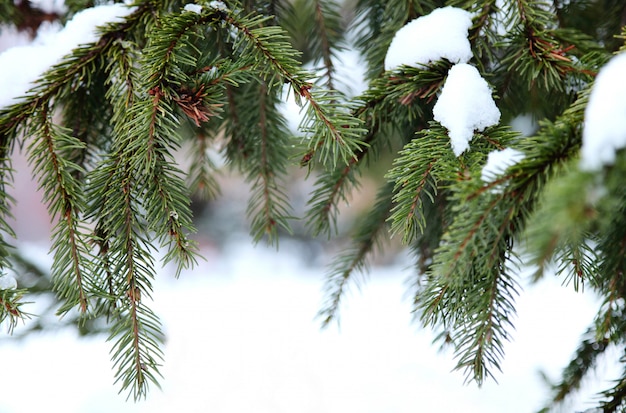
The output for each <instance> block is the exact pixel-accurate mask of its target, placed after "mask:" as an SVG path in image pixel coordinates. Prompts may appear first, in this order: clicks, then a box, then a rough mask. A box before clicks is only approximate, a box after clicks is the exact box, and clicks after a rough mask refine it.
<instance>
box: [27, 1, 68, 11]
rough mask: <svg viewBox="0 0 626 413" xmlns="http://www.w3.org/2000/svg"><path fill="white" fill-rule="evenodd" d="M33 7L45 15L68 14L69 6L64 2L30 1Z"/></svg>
mask: <svg viewBox="0 0 626 413" xmlns="http://www.w3.org/2000/svg"><path fill="white" fill-rule="evenodd" d="M29 2H30V4H31V5H32V6H33V7H36V8H38V9H39V10H41V11H43V12H45V13H56V14H64V13H65V12H67V6H66V5H65V1H64V0H29Z"/></svg>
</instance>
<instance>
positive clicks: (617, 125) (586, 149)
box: [580, 53, 626, 171]
mask: <svg viewBox="0 0 626 413" xmlns="http://www.w3.org/2000/svg"><path fill="white" fill-rule="evenodd" d="M624 73H626V53H620V54H619V55H617V56H615V57H613V58H612V59H611V60H610V61H609V63H607V64H606V65H605V66H604V67H603V68H602V69H601V70H600V73H598V76H597V77H596V81H595V84H594V86H593V88H592V90H591V95H590V96H589V104H588V105H587V108H586V109H585V123H584V127H583V146H582V157H581V160H580V167H581V169H583V170H588V171H593V170H599V169H601V168H602V167H603V166H605V165H612V164H613V163H614V162H615V153H616V152H617V150H619V149H623V148H625V147H626V83H625V82H624Z"/></svg>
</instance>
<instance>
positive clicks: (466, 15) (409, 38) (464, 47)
mask: <svg viewBox="0 0 626 413" xmlns="http://www.w3.org/2000/svg"><path fill="white" fill-rule="evenodd" d="M471 26H472V14H471V13H470V12H468V11H465V10H463V9H459V8H457V7H451V6H448V7H443V8H440V9H435V10H433V11H432V12H431V13H430V14H428V15H426V16H421V17H418V18H417V19H415V20H413V21H410V22H409V23H407V24H406V25H405V26H404V27H402V28H401V29H400V30H398V32H397V33H396V35H395V36H394V38H393V40H392V41H391V45H390V46H389V49H388V50H387V56H386V57H385V70H393V69H395V68H397V67H398V66H400V65H408V66H415V65H416V64H424V65H426V64H428V63H430V62H434V61H437V60H441V59H443V58H446V59H448V60H449V61H451V62H452V63H467V62H468V61H469V60H470V59H471V58H472V49H471V47H470V43H469V40H468V39H467V34H468V31H469V28H470V27H471Z"/></svg>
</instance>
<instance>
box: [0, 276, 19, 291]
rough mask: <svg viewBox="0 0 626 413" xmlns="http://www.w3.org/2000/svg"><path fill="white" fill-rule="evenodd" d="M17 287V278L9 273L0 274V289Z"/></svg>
mask: <svg viewBox="0 0 626 413" xmlns="http://www.w3.org/2000/svg"><path fill="white" fill-rule="evenodd" d="M16 288H17V280H16V279H15V277H13V276H12V275H9V274H2V275H0V290H15V289H16Z"/></svg>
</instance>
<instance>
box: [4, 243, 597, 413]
mask: <svg viewBox="0 0 626 413" xmlns="http://www.w3.org/2000/svg"><path fill="white" fill-rule="evenodd" d="M297 248H299V247H298V246H297V245H291V244H288V243H285V244H284V245H283V246H282V247H281V250H280V251H279V252H278V253H277V252H275V251H274V250H266V249H264V248H261V247H257V248H254V247H252V246H251V245H250V244H249V243H248V242H247V241H246V240H244V241H241V242H237V243H233V244H231V245H230V246H229V247H228V248H227V249H226V252H225V254H224V255H213V256H208V260H207V261H206V262H204V263H203V264H202V265H201V267H200V268H198V269H197V270H196V271H194V272H191V273H187V274H185V275H184V276H183V277H182V279H179V280H175V279H173V278H171V277H169V276H167V275H165V276H163V277H161V278H160V280H159V281H158V282H157V283H156V293H155V297H154V298H155V303H154V308H155V309H156V311H157V312H158V313H159V315H160V316H161V317H162V320H163V323H164V325H165V329H166V331H167V335H168V341H167V345H166V349H165V356H166V364H165V366H164V368H163V373H164V376H165V379H164V380H163V389H162V391H159V390H157V389H154V390H153V391H152V392H151V393H150V395H149V397H148V400H147V401H145V402H140V403H132V402H125V395H117V394H116V393H117V389H116V388H115V387H114V386H113V385H112V382H113V374H112V372H111V365H110V362H109V356H108V351H109V344H108V343H106V342H105V339H104V337H96V338H89V339H77V338H76V335H75V334H74V333H72V332H70V331H62V332H58V333H51V334H42V335H38V336H33V337H31V338H29V339H27V340H26V341H15V342H11V341H8V342H6V341H5V342H4V343H2V345H1V346H0V358H1V360H2V372H3V373H2V374H0V388H2V397H1V398H0V412H3V413H22V412H24V413H29V412H41V411H63V412H67V413H72V412H81V413H85V412H89V413H96V412H103V413H104V412H107V413H108V412H112V411H115V412H119V413H124V412H129V413H130V412H133V413H135V412H137V413H139V412H146V413H147V412H150V413H160V412H171V411H184V412H211V413H218V412H228V413H238V412H246V413H248V412H254V413H264V412H268V413H270V412H271V413H279V412H289V413H304V412H312V413H313V412H315V413H320V412H322V413H334V412H337V413H339V412H341V413H346V412H359V413H369V412H372V413H374V412H385V413H401V412H416V411H419V412H431V411H438V412H461V411H463V412H466V413H471V412H476V413H490V412H493V413H496V412H498V413H500V412H505V411H506V412H508V413H516V412H520V413H521V412H533V411H535V410H536V409H537V408H538V407H540V406H541V403H542V401H543V400H544V398H545V397H546V393H545V388H544V387H543V386H542V383H541V381H540V379H539V375H538V370H539V369H540V368H544V369H546V371H547V372H548V373H549V374H551V375H556V373H557V372H558V371H559V368H560V366H562V365H563V364H564V363H566V362H567V360H568V357H569V356H570V354H571V352H572V350H573V345H575V343H576V342H577V338H578V336H579V334H580V333H581V332H582V331H583V330H584V328H585V326H586V325H587V323H588V322H589V321H590V320H591V318H592V316H593V304H594V303H593V301H592V300H591V298H590V297H588V296H587V295H581V294H575V293H573V292H571V291H570V290H569V289H563V288H561V287H560V285H558V284H553V283H552V284H551V283H542V284H541V285H539V286H535V287H532V288H530V289H529V290H528V291H527V292H526V293H524V294H523V295H522V296H521V297H520V300H519V317H518V320H517V322H516V326H517V332H516V333H515V334H514V337H515V341H514V342H512V343H510V345H508V346H507V356H506V362H505V364H504V373H503V374H502V375H500V376H499V377H498V380H499V384H495V383H487V384H486V385H485V386H484V387H483V388H482V389H478V388H476V386H475V385H463V377H462V375H461V374H460V373H450V370H451V369H452V367H453V358H452V354H450V353H449V352H446V351H444V352H438V350H437V347H436V346H433V345H432V344H431V340H432V335H431V334H430V333H429V332H428V331H424V330H420V329H418V327H417V326H416V325H415V324H414V323H411V314H410V308H411V307H410V300H409V299H408V297H407V294H406V283H405V282H406V279H407V276H408V273H407V272H406V271H404V270H403V268H402V266H396V267H392V268H377V269H375V270H374V271H373V273H372V274H371V278H370V282H368V283H367V284H366V286H365V287H364V288H363V290H362V291H361V292H354V293H353V294H351V296H350V298H349V299H348V301H347V303H346V305H345V306H344V308H343V312H342V322H341V328H340V329H338V328H337V327H336V326H333V327H331V328H330V329H328V330H320V328H319V323H318V322H317V321H316V320H314V316H315V313H316V311H317V310H318V309H319V306H320V303H321V298H322V295H321V286H322V280H323V271H322V269H319V268H307V267H306V266H305V265H304V264H303V263H302V261H301V260H300V259H298V258H297V257H298V256H300V255H301V252H300V251H297V250H296V249H297ZM242 257H243V258H242ZM584 406H585V405H584V404H583V405H580V406H578V407H579V408H580V409H581V410H582V407H584Z"/></svg>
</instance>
